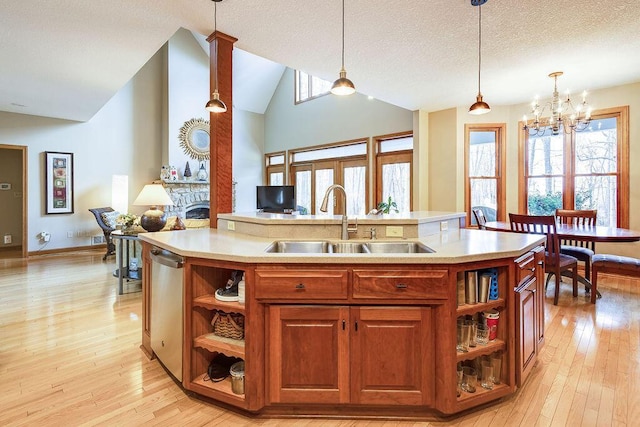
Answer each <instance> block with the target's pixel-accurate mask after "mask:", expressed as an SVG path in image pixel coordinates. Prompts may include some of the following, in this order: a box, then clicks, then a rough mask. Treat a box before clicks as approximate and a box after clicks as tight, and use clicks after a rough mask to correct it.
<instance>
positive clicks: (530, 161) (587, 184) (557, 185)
mask: <svg viewBox="0 0 640 427" xmlns="http://www.w3.org/2000/svg"><path fill="white" fill-rule="evenodd" d="M628 114H629V108H628V107H618V108H613V109H609V110H603V111H598V112H596V113H593V114H592V121H591V124H590V125H589V128H588V129H587V130H585V131H582V132H575V133H571V134H568V135H567V134H564V133H563V132H560V134H559V135H552V134H551V131H550V130H549V129H548V130H547V131H546V132H545V133H544V134H542V135H538V136H532V135H529V134H528V132H527V131H524V130H523V131H521V135H522V138H521V140H522V141H521V144H520V146H521V152H522V153H521V157H522V158H523V160H522V161H521V162H520V163H521V167H522V168H523V170H524V171H525V173H524V174H521V176H522V177H523V178H522V179H521V182H520V195H521V200H520V211H526V212H528V213H529V214H536V215H552V214H554V212H555V210H556V209H558V208H564V207H567V209H597V211H598V219H597V223H598V225H605V226H610V227H616V226H617V227H628V224H629V142H628V141H629V125H628V123H629V121H628V120H629V119H628Z"/></svg>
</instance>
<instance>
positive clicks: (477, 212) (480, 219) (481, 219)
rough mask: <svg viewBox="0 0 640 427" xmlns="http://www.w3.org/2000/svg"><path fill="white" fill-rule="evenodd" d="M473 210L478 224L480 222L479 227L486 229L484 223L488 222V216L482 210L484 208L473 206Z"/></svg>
mask: <svg viewBox="0 0 640 427" xmlns="http://www.w3.org/2000/svg"><path fill="white" fill-rule="evenodd" d="M471 212H473V216H474V217H475V219H476V224H478V228H479V229H480V230H485V226H484V225H485V224H486V223H487V218H486V217H485V216H484V212H483V211H482V209H480V208H473V209H471Z"/></svg>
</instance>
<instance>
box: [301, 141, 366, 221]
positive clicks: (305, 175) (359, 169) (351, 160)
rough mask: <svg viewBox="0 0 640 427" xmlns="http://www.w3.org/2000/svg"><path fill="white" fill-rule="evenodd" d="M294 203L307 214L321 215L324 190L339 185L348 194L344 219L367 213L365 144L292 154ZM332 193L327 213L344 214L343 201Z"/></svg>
mask: <svg viewBox="0 0 640 427" xmlns="http://www.w3.org/2000/svg"><path fill="white" fill-rule="evenodd" d="M291 176H292V179H293V185H295V187H296V202H297V204H298V205H299V206H301V207H303V208H305V209H306V211H307V212H308V213H310V214H316V215H318V214H321V213H322V212H320V205H321V204H322V199H323V198H324V195H325V192H326V191H327V188H329V187H330V186H331V185H333V184H340V185H342V187H344V189H345V192H346V193H347V202H348V206H347V209H346V212H347V215H364V214H366V213H367V209H366V208H367V192H368V188H367V179H366V176H367V140H355V141H347V142H343V143H339V144H332V145H327V146H322V147H313V148H307V149H304V150H299V151H298V150H296V151H292V152H291ZM339 192H340V190H338V191H337V193H338V194H335V193H336V192H335V190H334V193H333V194H332V195H331V197H332V198H333V202H334V203H329V205H328V210H327V213H328V214H329V215H333V214H334V212H344V197H342V194H339Z"/></svg>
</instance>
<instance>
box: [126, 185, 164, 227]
mask: <svg viewBox="0 0 640 427" xmlns="http://www.w3.org/2000/svg"><path fill="white" fill-rule="evenodd" d="M133 204H134V206H151V209H149V210H148V211H146V212H145V213H143V214H142V216H141V217H140V225H141V226H142V228H144V229H145V230H147V231H160V230H162V228H164V226H165V224H166V223H167V215H166V214H165V213H164V212H163V211H161V210H160V209H158V208H157V207H158V206H173V200H171V198H170V197H169V195H168V194H167V192H166V191H165V189H164V187H163V186H162V185H160V184H147V185H145V186H144V188H143V189H142V191H141V192H140V194H138V197H136V200H134V202H133Z"/></svg>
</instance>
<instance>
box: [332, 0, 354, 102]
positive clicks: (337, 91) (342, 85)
mask: <svg viewBox="0 0 640 427" xmlns="http://www.w3.org/2000/svg"><path fill="white" fill-rule="evenodd" d="M355 91H356V87H355V86H354V85H353V82H352V81H351V80H349V79H348V78H347V70H345V69H344V0H342V68H340V78H339V79H338V80H336V81H335V82H333V85H332V86H331V93H332V94H334V95H341V96H344V95H351V94H352V93H355Z"/></svg>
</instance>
